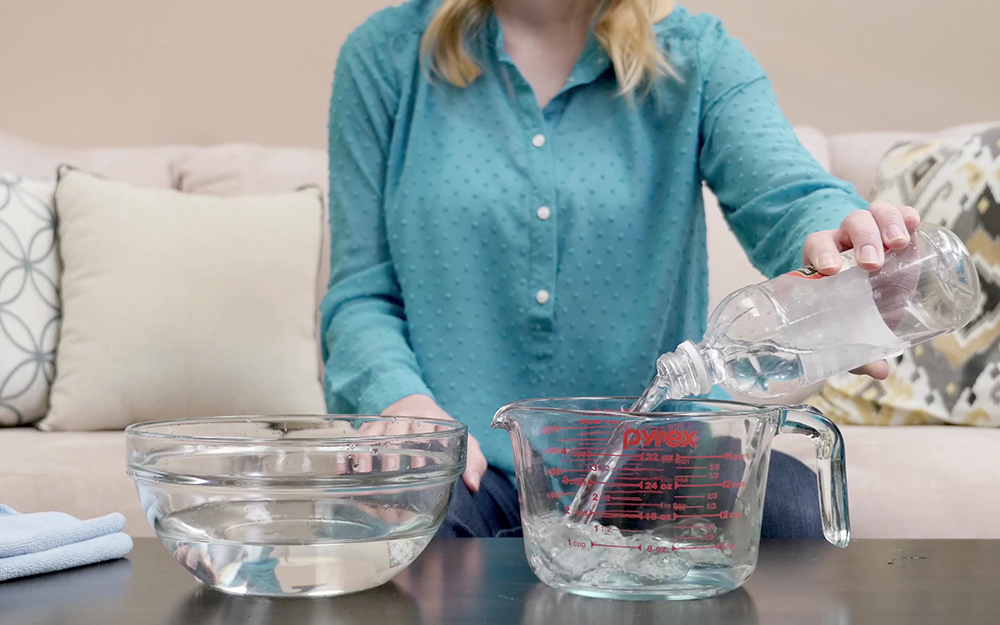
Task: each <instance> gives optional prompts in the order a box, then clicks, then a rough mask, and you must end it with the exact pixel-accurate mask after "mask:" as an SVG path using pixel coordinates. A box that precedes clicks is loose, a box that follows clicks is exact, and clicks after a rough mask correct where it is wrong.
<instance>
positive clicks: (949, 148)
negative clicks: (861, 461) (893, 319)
mask: <svg viewBox="0 0 1000 625" xmlns="http://www.w3.org/2000/svg"><path fill="white" fill-rule="evenodd" d="M875 199H876V200H886V201H888V202H892V203H893V204H896V205H899V206H913V207H914V208H916V209H917V210H918V211H919V212H920V215H921V217H922V219H923V220H924V221H929V222H933V223H937V224H941V225H943V226H945V227H947V228H949V229H951V230H952V231H954V232H955V233H956V234H957V235H958V236H959V237H961V238H962V240H963V241H964V242H965V244H966V246H967V247H968V248H969V251H970V252H971V253H972V255H973V258H974V259H975V263H976V267H977V269H978V270H979V277H980V282H981V284H982V288H983V299H982V303H981V309H980V311H979V314H978V315H977V316H976V318H975V319H974V320H973V321H972V323H970V324H969V325H968V326H967V327H965V328H964V329H962V330H959V331H958V332H956V333H954V334H949V335H945V336H940V337H938V338H936V339H934V340H933V341H931V342H929V343H925V344H923V345H918V346H916V347H914V348H912V349H910V350H907V351H906V352H905V353H904V354H903V355H902V356H900V357H899V358H897V359H896V362H895V363H894V365H893V368H892V372H891V373H890V375H889V378H888V379H886V380H885V381H882V382H880V381H878V380H872V379H871V378H868V377H862V376H854V375H850V374H845V375H842V376H838V377H836V378H833V379H831V380H829V381H828V382H827V383H826V384H825V385H824V387H823V390H822V391H821V392H820V394H819V395H817V396H815V397H813V398H812V399H811V400H810V401H809V403H811V404H813V405H815V406H816V407H817V408H819V409H821V410H823V411H824V412H825V413H826V414H827V415H829V416H830V417H831V418H832V419H834V420H835V421H838V422H840V423H847V424H859V425H861V424H863V425H922V424H941V423H951V424H957V425H979V426H991V427H996V426H1000V350H998V347H1000V308H998V306H997V304H998V302H1000V126H998V127H994V128H990V129H987V130H985V131H982V132H980V133H978V134H975V135H972V136H968V137H965V138H962V139H957V140H944V141H928V142H917V143H908V144H904V145H901V146H897V147H896V148H894V149H893V150H891V151H890V152H889V153H888V154H887V155H886V156H885V157H884V158H883V159H882V162H881V163H880V165H879V173H878V182H877V184H876V193H875Z"/></svg>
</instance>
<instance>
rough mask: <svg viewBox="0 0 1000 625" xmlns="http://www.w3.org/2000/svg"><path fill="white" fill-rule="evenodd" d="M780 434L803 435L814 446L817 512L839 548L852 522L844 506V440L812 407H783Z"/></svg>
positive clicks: (845, 539) (827, 537)
mask: <svg viewBox="0 0 1000 625" xmlns="http://www.w3.org/2000/svg"><path fill="white" fill-rule="evenodd" d="M781 410H782V413H781V426H780V428H779V430H778V431H779V432H780V433H781V434H805V435H806V436H808V437H809V438H811V439H813V442H814V443H815V444H816V465H817V469H818V472H817V478H818V480H819V510H820V514H821V515H822V517H823V535H824V536H826V539H827V540H828V541H830V542H831V543H833V544H834V545H836V546H838V547H846V546H847V543H848V542H850V540H851V520H850V516H849V513H848V507H847V475H846V465H845V463H844V439H843V437H842V436H841V435H840V430H839V429H837V426H836V425H835V424H834V423H833V421H830V419H828V418H827V417H826V415H824V414H823V413H822V412H820V411H819V410H817V409H815V408H813V407H812V406H782V407H781Z"/></svg>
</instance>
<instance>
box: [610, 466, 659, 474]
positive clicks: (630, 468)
mask: <svg viewBox="0 0 1000 625" xmlns="http://www.w3.org/2000/svg"><path fill="white" fill-rule="evenodd" d="M618 470H619V471H659V472H660V473H662V472H663V469H640V468H632V467H625V468H623V469H618Z"/></svg>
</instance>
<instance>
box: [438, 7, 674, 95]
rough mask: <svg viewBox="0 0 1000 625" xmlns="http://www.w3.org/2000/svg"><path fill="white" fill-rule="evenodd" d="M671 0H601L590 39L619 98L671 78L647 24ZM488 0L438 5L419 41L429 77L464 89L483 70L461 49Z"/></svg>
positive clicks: (480, 22)
mask: <svg viewBox="0 0 1000 625" xmlns="http://www.w3.org/2000/svg"><path fill="white" fill-rule="evenodd" d="M673 7H674V0H602V2H601V4H600V8H599V9H598V13H597V19H596V22H595V25H594V35H595V36H596V37H597V40H598V41H599V42H600V44H601V46H602V47H603V48H604V50H605V52H607V54H608V57H609V58H610V59H611V63H612V65H614V68H615V75H616V76H617V77H618V84H619V85H620V87H621V91H622V93H623V94H630V93H632V92H633V91H635V89H636V88H637V87H639V86H640V85H641V84H643V83H648V82H649V81H651V80H652V79H654V78H659V77H662V76H667V75H670V76H674V77H676V76H677V75H676V73H675V72H674V71H673V69H672V68H671V67H670V64H669V63H668V62H667V58H666V55H665V53H664V52H663V51H662V50H660V48H659V46H658V45H657V43H656V38H655V36H654V34H653V24H654V23H655V22H657V21H659V20H660V19H662V18H664V17H666V16H667V15H669V14H670V11H671V10H673ZM490 9H491V0H444V1H443V2H442V3H441V6H440V7H438V10H437V12H436V13H435V14H434V17H433V19H432V20H431V23H430V25H429V26H428V27H427V31H426V32H425V33H424V38H423V41H422V42H421V54H422V56H423V58H424V60H425V62H426V63H427V65H428V67H429V69H430V70H431V72H432V73H433V74H435V75H438V76H440V77H442V78H444V79H445V80H446V81H448V82H450V83H452V84H453V85H455V86H457V87H466V86H468V85H469V84H470V83H472V82H473V81H474V80H476V78H478V77H479V76H480V74H482V72H483V70H482V68H481V67H479V64H478V63H476V61H475V60H474V59H473V58H472V56H471V55H470V54H469V52H468V50H466V48H465V42H466V38H467V36H468V35H469V33H471V32H475V31H476V30H478V29H479V28H481V27H482V25H483V24H484V23H485V21H486V18H487V16H488V15H489V12H490Z"/></svg>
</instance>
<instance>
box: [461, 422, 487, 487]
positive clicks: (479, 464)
mask: <svg viewBox="0 0 1000 625" xmlns="http://www.w3.org/2000/svg"><path fill="white" fill-rule="evenodd" d="M488 466H489V465H488V464H487V462H486V456H484V455H483V452H482V450H481V449H480V448H479V441H477V440H476V439H475V438H474V437H472V436H470V437H469V447H468V453H467V454H466V460H465V473H463V474H462V481H463V482H465V485H466V486H468V487H469V490H471V491H472V492H474V493H477V492H479V484H480V482H481V481H482V479H483V476H484V475H486V469H487V468H488Z"/></svg>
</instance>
